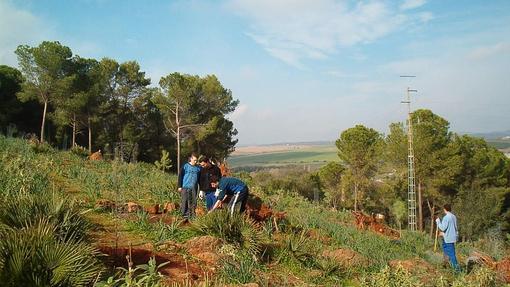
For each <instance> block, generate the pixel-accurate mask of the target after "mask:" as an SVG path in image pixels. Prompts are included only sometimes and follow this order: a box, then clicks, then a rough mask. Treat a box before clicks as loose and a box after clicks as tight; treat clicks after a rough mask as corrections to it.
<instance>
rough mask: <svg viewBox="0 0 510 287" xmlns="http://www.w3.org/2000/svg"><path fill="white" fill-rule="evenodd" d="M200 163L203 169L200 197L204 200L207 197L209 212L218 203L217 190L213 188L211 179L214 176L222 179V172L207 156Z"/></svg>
mask: <svg viewBox="0 0 510 287" xmlns="http://www.w3.org/2000/svg"><path fill="white" fill-rule="evenodd" d="M198 163H199V164H200V166H201V167H202V170H201V172H200V180H199V186H200V193H199V196H198V197H199V198H200V199H204V197H205V205H206V207H207V210H211V209H212V207H213V205H214V203H215V202H216V197H215V196H214V192H215V191H216V188H214V187H212V186H211V178H212V177H213V176H216V177H218V178H221V170H220V168H219V167H218V166H217V165H215V164H213V163H212V162H211V160H210V159H209V158H208V157H206V156H201V157H200V159H199V160H198Z"/></svg>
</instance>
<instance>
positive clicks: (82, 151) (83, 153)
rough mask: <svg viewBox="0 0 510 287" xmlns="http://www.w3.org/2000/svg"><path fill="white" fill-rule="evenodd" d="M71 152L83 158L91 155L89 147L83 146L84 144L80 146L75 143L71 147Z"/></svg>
mask: <svg viewBox="0 0 510 287" xmlns="http://www.w3.org/2000/svg"><path fill="white" fill-rule="evenodd" d="M70 152H71V153H72V154H74V155H77V156H79V157H81V158H87V157H88V156H89V151H88V149H86V148H84V147H82V146H79V145H75V146H73V147H72V148H71V149H70Z"/></svg>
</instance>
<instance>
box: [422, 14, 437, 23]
mask: <svg viewBox="0 0 510 287" xmlns="http://www.w3.org/2000/svg"><path fill="white" fill-rule="evenodd" d="M418 19H420V21H421V22H422V23H427V22H429V21H431V20H434V14H432V13H430V12H422V13H419V14H418Z"/></svg>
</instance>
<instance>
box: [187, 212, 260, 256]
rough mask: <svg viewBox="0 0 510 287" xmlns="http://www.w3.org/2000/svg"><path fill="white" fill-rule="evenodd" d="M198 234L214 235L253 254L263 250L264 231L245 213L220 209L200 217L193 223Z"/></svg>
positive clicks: (193, 227)
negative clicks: (230, 212)
mask: <svg viewBox="0 0 510 287" xmlns="http://www.w3.org/2000/svg"><path fill="white" fill-rule="evenodd" d="M192 229H193V230H194V231H195V232H197V233H198V234H203V235H212V236H216V237H218V238H221V239H223V240H224V241H226V242H228V243H232V244H235V245H237V246H238V247H240V248H242V249H244V250H246V251H247V252H249V253H250V254H252V255H256V254H258V253H259V252H260V250H261V244H262V240H263V237H262V232H261V231H260V230H259V228H258V227H257V225H256V223H255V222H254V221H253V220H252V219H251V218H249V217H248V216H247V215H244V214H237V213H236V214H233V215H231V214H229V213H228V211H226V210H218V211H215V212H212V213H210V214H207V216H203V217H199V218H198V219H197V220H196V221H195V222H194V223H193V225H192Z"/></svg>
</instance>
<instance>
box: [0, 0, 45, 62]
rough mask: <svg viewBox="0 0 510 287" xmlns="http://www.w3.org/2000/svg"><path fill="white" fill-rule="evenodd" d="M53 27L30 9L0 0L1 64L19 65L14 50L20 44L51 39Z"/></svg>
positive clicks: (30, 43)
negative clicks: (22, 8)
mask: <svg viewBox="0 0 510 287" xmlns="http://www.w3.org/2000/svg"><path fill="white" fill-rule="evenodd" d="M52 34H53V32H52V29H51V28H50V27H49V25H48V24H47V23H45V22H44V21H43V20H42V19H40V18H38V17H37V16H35V15H33V14H32V13H30V12H29V11H25V10H21V9H18V8H16V7H14V6H13V5H12V4H11V2H10V1H0V64H7V65H11V66H16V65H17V59H16V55H15V54H14V50H16V47H17V46H18V45H22V44H28V45H35V44H38V43H39V42H41V41H43V40H45V39H49V38H50V36H51V35H52Z"/></svg>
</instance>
